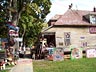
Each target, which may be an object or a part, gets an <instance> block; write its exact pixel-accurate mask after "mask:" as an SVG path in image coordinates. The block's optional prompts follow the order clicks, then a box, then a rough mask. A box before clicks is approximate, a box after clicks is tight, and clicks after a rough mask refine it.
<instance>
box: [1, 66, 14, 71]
mask: <svg viewBox="0 0 96 72" xmlns="http://www.w3.org/2000/svg"><path fill="white" fill-rule="evenodd" d="M12 67H13V65H8V66H6V68H7V69H5V70H1V71H0V72H9V71H10V69H11V68H12Z"/></svg>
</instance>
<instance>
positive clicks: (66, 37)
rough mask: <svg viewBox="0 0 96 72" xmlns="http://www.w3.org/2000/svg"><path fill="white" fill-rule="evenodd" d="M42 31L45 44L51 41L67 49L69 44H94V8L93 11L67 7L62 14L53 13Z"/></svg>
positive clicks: (87, 45)
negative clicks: (45, 40)
mask: <svg viewBox="0 0 96 72" xmlns="http://www.w3.org/2000/svg"><path fill="white" fill-rule="evenodd" d="M48 25H49V27H48V28H46V29H44V30H43V31H42V35H43V36H44V38H46V39H47V44H50V42H51V43H53V44H54V45H55V46H56V47H62V48H64V49H65V51H69V47H70V45H74V46H77V47H82V48H83V49H84V50H85V49H86V48H88V47H91V48H93V47H95V46H96V8H94V9H93V11H85V10H72V9H68V10H67V11H66V12H65V13H64V14H63V15H55V16H54V17H53V18H51V19H50V20H49V22H48Z"/></svg>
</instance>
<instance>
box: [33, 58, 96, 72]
mask: <svg viewBox="0 0 96 72" xmlns="http://www.w3.org/2000/svg"><path fill="white" fill-rule="evenodd" d="M33 69H34V72H96V58H91V59H88V58H82V59H78V60H64V61H33Z"/></svg>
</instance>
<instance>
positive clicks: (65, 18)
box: [54, 9, 96, 25]
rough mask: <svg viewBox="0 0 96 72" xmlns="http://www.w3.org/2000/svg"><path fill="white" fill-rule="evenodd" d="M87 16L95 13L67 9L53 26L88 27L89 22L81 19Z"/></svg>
mask: <svg viewBox="0 0 96 72" xmlns="http://www.w3.org/2000/svg"><path fill="white" fill-rule="evenodd" d="M87 14H96V12H92V11H84V10H72V9H68V10H67V12H66V13H65V14H64V15H62V16H61V17H60V18H59V19H58V20H57V21H56V23H55V24H54V25H89V24H90V23H89V21H88V20H86V19H84V17H83V16H84V15H87Z"/></svg>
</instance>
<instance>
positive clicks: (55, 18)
mask: <svg viewBox="0 0 96 72" xmlns="http://www.w3.org/2000/svg"><path fill="white" fill-rule="evenodd" d="M61 16H62V15H58V14H56V15H55V16H54V17H52V18H51V20H58V19H59V18H60V17H61Z"/></svg>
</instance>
